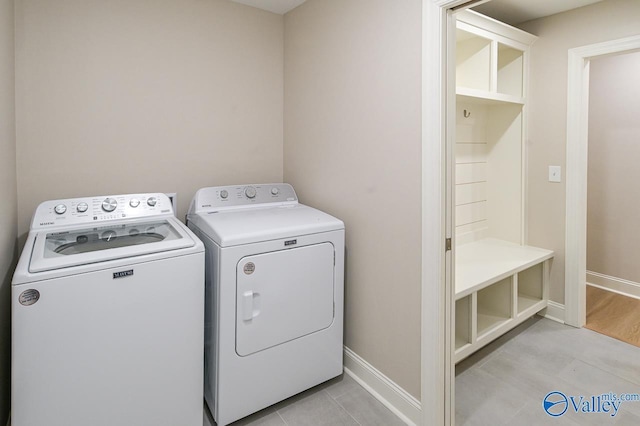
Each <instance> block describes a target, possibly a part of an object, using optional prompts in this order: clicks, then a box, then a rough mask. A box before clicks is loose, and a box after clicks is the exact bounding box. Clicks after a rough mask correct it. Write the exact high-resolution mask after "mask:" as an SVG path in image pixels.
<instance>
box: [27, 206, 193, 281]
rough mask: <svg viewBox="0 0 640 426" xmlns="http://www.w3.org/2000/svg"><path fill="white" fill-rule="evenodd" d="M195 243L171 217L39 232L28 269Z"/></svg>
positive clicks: (67, 265) (96, 259)
mask: <svg viewBox="0 0 640 426" xmlns="http://www.w3.org/2000/svg"><path fill="white" fill-rule="evenodd" d="M194 244H195V242H194V241H193V239H192V238H191V237H190V236H189V235H187V234H186V233H185V232H184V230H183V229H181V228H180V227H179V226H175V225H174V224H172V223H171V221H170V218H165V219H161V218H156V219H155V220H153V221H149V220H146V221H128V222H125V223H123V222H120V223H112V224H109V225H105V226H99V227H82V228H79V229H70V230H64V231H62V230H58V231H55V232H39V233H37V234H36V237H35V241H34V244H33V252H32V255H31V262H30V264H29V272H42V271H48V270H54V269H61V268H68V267H71V266H77V265H84V264H88V263H97V262H104V261H107V260H113V259H120V258H123V257H132V256H141V255H144V254H150V253H156V252H161V251H168V250H177V249H181V248H186V247H192V246H193V245H194Z"/></svg>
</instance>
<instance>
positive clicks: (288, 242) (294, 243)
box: [284, 240, 298, 247]
mask: <svg viewBox="0 0 640 426" xmlns="http://www.w3.org/2000/svg"><path fill="white" fill-rule="evenodd" d="M296 244H298V240H289V241H285V242H284V246H285V247H287V246H293V245H296Z"/></svg>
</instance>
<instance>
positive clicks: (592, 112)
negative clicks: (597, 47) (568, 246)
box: [587, 52, 640, 283]
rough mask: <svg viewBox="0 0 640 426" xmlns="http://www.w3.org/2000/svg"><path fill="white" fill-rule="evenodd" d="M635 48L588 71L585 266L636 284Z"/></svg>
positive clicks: (638, 92)
mask: <svg viewBox="0 0 640 426" xmlns="http://www.w3.org/2000/svg"><path fill="white" fill-rule="evenodd" d="M638 76H640V52H636V53H631V54H625V55H618V56H609V57H604V58H598V59H594V60H592V61H591V66H590V69H589V79H590V88H589V179H588V198H587V200H588V215H587V270H589V271H593V272H598V273H601V274H605V275H609V276H612V277H616V278H622V279H625V280H629V281H633V282H636V283H640V263H638V253H640V225H639V224H638V217H640V199H639V198H638V182H640V169H639V168H638V159H639V158H640V143H638V141H639V140H640V121H639V120H638V113H639V112H640V81H638Z"/></svg>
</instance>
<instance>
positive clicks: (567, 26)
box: [520, 0, 640, 303]
mask: <svg viewBox="0 0 640 426" xmlns="http://www.w3.org/2000/svg"><path fill="white" fill-rule="evenodd" d="M639 23H640V1H638V0H606V1H603V2H601V3H596V4H594V5H591V6H586V7H583V8H580V9H575V10H573V11H569V12H565V13H561V14H558V15H554V16H551V17H548V18H542V19H538V20H534V21H530V22H528V23H525V24H523V25H520V27H521V28H522V29H523V30H525V31H528V32H530V33H532V34H535V35H537V36H539V37H540V38H539V39H538V41H536V43H535V44H534V45H533V48H532V52H531V84H530V90H529V93H530V97H529V102H528V105H529V141H528V177H529V184H528V211H527V213H528V226H529V244H531V245H536V246H540V247H544V248H549V249H552V250H555V252H556V257H555V260H554V262H553V267H552V273H551V288H550V298H551V299H552V300H554V301H557V302H559V303H564V247H565V238H564V235H565V202H566V192H565V185H564V183H562V184H557V183H556V184H554V183H550V182H548V166H549V165H560V166H562V168H563V182H564V178H565V176H564V171H565V151H566V124H567V51H568V49H571V48H574V47H579V46H585V45H589V44H593V43H598V42H603V41H608V40H614V39H618V38H622V37H628V36H631V35H636V34H638V33H640V25H639Z"/></svg>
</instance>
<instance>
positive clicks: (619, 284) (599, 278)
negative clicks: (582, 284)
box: [587, 271, 640, 299]
mask: <svg viewBox="0 0 640 426" xmlns="http://www.w3.org/2000/svg"><path fill="white" fill-rule="evenodd" d="M587 283H588V284H589V285H591V286H594V287H599V288H601V289H603V290H609V291H613V292H614V293H618V294H621V295H623V296H628V297H633V298H634V299H640V283H636V282H633V281H628V280H623V279H622V278H616V277H611V276H609V275H605V274H600V273H598V272H592V271H587Z"/></svg>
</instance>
